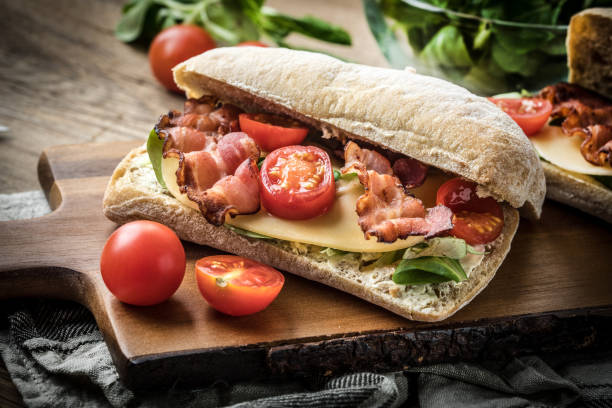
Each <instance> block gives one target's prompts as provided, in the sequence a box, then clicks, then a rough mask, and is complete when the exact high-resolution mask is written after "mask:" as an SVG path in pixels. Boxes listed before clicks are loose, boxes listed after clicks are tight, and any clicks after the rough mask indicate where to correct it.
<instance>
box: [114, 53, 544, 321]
mask: <svg viewBox="0 0 612 408" xmlns="http://www.w3.org/2000/svg"><path fill="white" fill-rule="evenodd" d="M174 74H175V80H176V82H177V84H178V86H179V87H180V88H181V89H183V90H185V92H186V95H187V97H188V98H190V99H189V100H188V101H187V102H186V106H185V112H184V113H179V112H170V113H169V114H168V115H164V116H162V118H161V119H160V121H159V122H158V124H157V127H156V131H155V132H153V133H152V137H151V138H150V142H151V143H149V146H148V150H149V151H148V153H147V149H146V148H145V147H142V148H138V149H135V150H134V151H132V152H130V154H128V156H126V158H125V159H124V160H123V161H122V162H121V163H120V164H119V166H118V167H117V169H116V170H115V172H114V174H113V176H112V178H111V180H110V182H109V185H108V188H107V191H106V194H105V197H104V213H105V215H106V216H107V217H108V218H110V219H111V220H113V221H115V222H118V223H125V222H128V221H132V220H136V219H151V220H155V221H158V222H162V223H164V224H166V225H168V226H170V227H171V228H172V229H174V230H175V231H176V232H177V234H178V235H179V237H181V238H182V239H184V240H188V241H192V242H196V243H199V244H204V245H209V246H212V247H215V248H218V249H221V250H224V251H228V252H231V253H234V254H237V255H240V256H245V257H248V258H252V259H255V260H257V261H260V262H263V263H266V264H269V265H271V266H274V267H276V268H279V269H281V270H285V271H287V272H291V273H294V274H297V275H300V276H303V277H305V278H308V279H312V280H315V281H318V282H321V283H324V284H326V285H329V286H333V287H335V288H338V289H340V290H343V291H346V292H348V293H351V294H353V295H356V296H358V297H361V298H363V299H365V300H367V301H369V302H372V303H375V304H377V305H380V306H382V307H384V308H387V309H389V310H391V311H393V312H395V313H397V314H399V315H402V316H404V317H406V318H409V319H416V320H425V321H436V320H441V319H444V318H446V317H448V316H450V315H452V314H453V313H454V312H456V311H457V310H458V309H459V308H461V307H462V306H464V305H465V304H467V303H468V302H469V301H470V300H471V299H472V298H473V297H474V296H476V294H478V293H479V292H480V291H481V290H482V289H484V287H486V285H487V283H488V282H489V281H490V280H491V279H492V278H493V276H494V275H495V272H496V270H497V269H498V267H499V265H500V264H501V263H502V261H503V259H504V258H505V256H506V254H507V253H508V251H509V249H510V244H511V241H512V238H513V236H514V234H515V232H516V229H517V227H518V220H519V216H518V211H517V208H521V209H522V211H523V214H524V215H526V216H528V217H531V218H537V217H539V215H540V212H541V206H542V202H543V199H544V194H545V182H544V176H543V172H542V167H541V165H540V162H539V160H538V157H537V155H536V154H535V152H534V151H533V148H532V146H531V143H530V142H529V140H528V139H527V138H526V136H525V135H524V134H523V132H522V131H521V130H520V128H519V127H518V126H517V125H516V124H515V123H514V121H512V119H510V118H509V117H508V116H507V115H506V114H504V113H503V112H501V111H500V110H499V109H498V108H496V107H495V106H494V105H492V104H490V103H489V102H488V101H487V100H486V99H484V98H480V97H478V96H475V95H473V94H471V93H470V92H468V91H467V90H465V89H463V88H461V87H458V86H456V85H452V84H450V83H448V82H445V81H442V80H439V79H435V78H430V77H425V76H421V75H417V74H415V73H414V72H411V71H398V70H391V69H383V68H375V67H368V66H362V65H357V64H348V63H344V62H342V61H339V60H337V59H334V58H331V57H328V56H324V55H321V54H314V53H308V52H301V51H292V50H287V49H262V48H248V47H247V48H221V49H216V50H213V51H209V52H206V53H204V54H202V55H200V56H197V57H194V58H192V59H190V60H188V61H186V62H184V63H182V64H180V65H179V66H177V67H176V68H175V70H174ZM262 113H263V115H262ZM249 114H250V116H248V119H250V120H254V121H258V120H261V121H263V122H266V121H265V120H263V119H261V118H265V119H266V120H269V118H270V117H276V118H277V119H276V120H277V122H276V125H278V126H276V128H278V127H280V128H283V127H285V128H295V127H297V128H306V129H308V133H309V136H308V137H307V138H306V140H305V141H304V142H303V144H304V145H308V146H307V148H296V147H295V146H293V147H292V148H293V149H294V153H293V155H292V156H291V155H290V156H281V158H280V159H279V158H278V156H279V153H278V151H280V150H283V149H284V148H281V149H278V150H274V151H273V152H271V153H269V154H267V155H266V154H265V152H263V149H261V146H258V145H257V144H256V143H254V142H253V140H252V139H251V138H250V137H247V135H248V133H249V132H248V131H247V132H246V133H247V135H245V134H244V133H240V132H238V131H243V132H245V131H246V130H245V126H243V125H244V123H243V122H242V121H239V120H238V119H237V118H238V117H240V118H241V119H242V116H241V115H249ZM270 115H275V116H270ZM260 125H261V123H260ZM264 125H265V123H264ZM213 128H214V130H211V129H213ZM187 139H188V140H187ZM158 140H159V141H160V143H157V141H158ZM162 144H163V146H162ZM304 151H308V152H315V151H317V152H319V151H323V152H325V153H324V155H325V157H327V159H325V160H323V159H322V160H321V161H319V162H316V163H317V164H316V165H315V167H314V168H315V169H316V170H313V171H314V173H312V174H311V176H312V177H310V178H308V180H302V181H300V188H302V187H303V188H304V189H309V188H311V187H312V185H313V183H314V184H317V183H323V182H324V181H325V182H327V181H329V177H328V176H327V175H328V174H329V172H330V171H331V169H330V168H331V167H333V168H334V176H333V179H335V184H334V183H332V185H335V187H334V188H335V197H334V198H333V200H334V201H333V204H332V205H331V206H330V207H329V208H325V209H324V210H323V211H322V213H321V214H319V215H317V216H314V217H311V218H309V219H306V220H292V219H287V217H285V216H277V215H273V214H270V212H276V210H274V211H272V208H271V205H270V204H269V201H264V200H263V198H264V194H263V193H261V194H262V195H261V197H262V201H261V202H264V203H266V206H267V207H268V208H261V203H260V201H259V197H258V196H257V195H258V190H257V188H259V189H266V188H267V187H266V183H265V182H264V181H263V179H264V178H270V177H277V178H278V177H281V178H280V179H278V180H280V181H278V186H277V187H278V188H282V187H283V186H284V185H285V182H286V181H291V180H293V178H292V177H293V176H287V177H286V178H282V177H285V176H286V174H285V173H284V172H285V170H287V167H286V163H292V162H296V163H297V162H300V160H311V159H312V157H314V156H312V155H311V156H308V154H310V153H308V154H306V156H304V154H303V152H304ZM228 152H231V153H228ZM317 154H319V153H317ZM264 156H265V159H263V157H264ZM336 156H337V157H338V158H336ZM238 157H239V158H240V160H238V159H236V158H238ZM304 157H306V159H304ZM309 157H310V158H309ZM330 158H331V159H330ZM152 162H153V163H152ZM205 162H206V163H208V164H203V163H205ZM231 162H233V163H234V164H233V165H230V163H231ZM238 162H240V163H238ZM257 162H260V163H259V164H260V165H261V170H260V169H258V167H257ZM328 162H329V163H331V164H329V163H328ZM262 163H263V164H262ZM300 163H302V164H304V163H303V162H300ZM308 163H310V162H308ZM308 163H306V164H308ZM321 163H323V164H321ZM325 163H328V164H326V165H325V166H327V167H325V166H324V164H325ZM207 166H208V167H207ZM219 166H220V167H219ZM283 166H285V167H283ZM308 166H310V164H309V165H308ZM308 166H306V167H308ZM317 166H318V167H317ZM302 167H303V168H305V167H304V166H302ZM311 167H312V166H311ZM311 167H308V168H311ZM219 168H222V169H224V170H223V171H221V170H219ZM227 169H230V170H227ZM205 170H206V171H205ZM209 170H210V171H209ZM319 170H320V173H319ZM290 171H291V169H289V170H287V172H290ZM156 173H157V177H156ZM213 173H214V174H217V173H218V174H219V177H218V178H217V177H216V176H215V177H212V176H211V174H213ZM260 173H261V174H260ZM264 173H265V174H264ZM279 173H282V174H281V175H280V176H279V175H278V174H279ZM283 175H285V176H283ZM208 178H210V180H207V179H208ZM253 180H255V181H253ZM322 180H323V181H322ZM281 181H283V183H281ZM253 183H258V184H257V185H256V184H253ZM163 184H165V186H164V185H163ZM272 184H274V183H272ZM257 186H259V187H257ZM273 187H274V186H273ZM274 188H276V187H274ZM455 193H457V194H455ZM332 195H333V194H332ZM453 200H454V201H453ZM286 207H287V206H286ZM426 207H427V209H426ZM288 208H290V209H292V208H293V207H291V205H289V206H288ZM296 208H297V207H296ZM290 217H291V216H289V218H290ZM461 237H464V238H461ZM366 238H369V239H366Z"/></svg>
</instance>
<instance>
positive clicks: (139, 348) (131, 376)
mask: <svg viewBox="0 0 612 408" xmlns="http://www.w3.org/2000/svg"><path fill="white" fill-rule="evenodd" d="M138 144H140V143H136V142H120V143H113V144H96V145H71V146H59V147H53V148H50V149H47V150H45V151H44V152H43V154H42V156H41V158H40V162H39V167H38V172H39V179H40V182H41V185H42V187H43V190H44V191H45V193H46V194H47V196H48V199H49V203H50V205H51V208H52V209H54V211H53V212H52V213H51V214H49V215H46V216H43V217H41V218H36V219H32V220H20V221H9V222H2V223H0V242H2V244H0V298H16V297H25V296H43V297H52V298H62V299H71V300H75V301H77V302H80V303H82V304H83V305H85V306H87V307H88V308H89V309H90V310H91V311H92V313H93V314H94V316H95V318H96V320H97V322H98V324H99V326H100V328H101V329H102V332H103V334H104V337H105V339H106V341H107V343H108V345H109V348H110V351H111V353H112V356H113V359H114V362H115V364H116V365H117V369H118V371H119V373H120V375H121V377H122V378H123V380H124V381H125V382H126V384H128V385H129V386H132V387H148V386H156V385H160V384H162V385H163V384H165V385H168V384H176V383H177V382H180V383H186V384H193V383H198V384H203V383H206V382H210V381H214V380H217V379H228V380H235V379H245V378H254V377H262V376H268V375H275V374H280V375H285V374H295V373H298V374H299V373H319V374H324V375H330V374H335V373H339V372H343V371H351V370H365V369H374V370H390V369H399V368H402V367H403V366H405V365H410V364H425V363H429V362H436V361H446V360H452V359H456V358H468V359H471V358H482V357H491V356H493V357H495V356H499V355H501V354H503V355H508V353H510V354H511V353H517V352H522V351H523V352H524V351H533V350H544V349H551V347H552V349H554V348H555V347H557V348H558V347H562V346H569V347H573V348H580V347H585V346H587V345H589V344H593V342H596V340H597V339H596V333H594V329H593V325H592V323H593V319H592V317H591V318H589V317H588V316H592V311H593V310H599V311H602V310H603V311H604V312H605V311H606V310H610V309H612V293H611V289H612V267H611V266H610V251H611V250H612V245H611V243H612V231H611V230H612V228H611V226H610V225H609V224H606V223H605V222H603V221H600V220H598V219H596V218H593V217H590V216H588V215H585V214H583V213H581V212H579V211H577V210H574V209H571V208H569V207H566V206H563V205H560V204H556V203H550V202H549V203H547V204H546V206H545V208H544V216H543V218H542V220H541V222H539V223H532V222H529V221H525V220H522V221H521V225H520V228H519V231H518V233H517V236H516V238H515V239H514V242H513V244H512V250H511V252H510V254H509V255H508V257H507V259H506V261H505V263H504V264H503V265H502V267H501V268H500V269H499V271H498V272H497V275H496V277H495V278H494V279H493V281H492V282H491V284H490V285H489V286H488V287H487V288H486V289H485V290H484V291H483V292H482V293H481V294H480V295H479V296H477V297H476V299H474V300H473V301H472V302H471V303H470V304H469V305H467V306H466V307H465V308H464V309H462V310H461V311H459V312H458V313H457V314H456V315H455V316H453V317H451V318H449V319H448V320H446V321H444V322H440V323H436V324H425V323H418V322H412V321H408V320H405V319H403V318H401V317H399V316H396V315H394V314H393V313H390V312H388V311H386V310H384V309H381V308H379V307H377V306H374V305H372V304H369V303H367V302H365V301H362V300H360V299H357V298H355V297H353V296H350V295H348V294H345V293H343V292H340V291H337V290H335V289H332V288H328V287H326V286H324V285H321V284H318V283H314V282H310V281H308V280H305V279H302V278H299V277H295V276H292V275H290V274H285V275H286V278H287V279H286V285H285V287H284V289H283V291H282V292H281V294H280V295H279V297H278V298H277V299H276V300H275V301H274V302H273V303H272V304H271V305H270V307H268V309H266V310H265V311H263V312H261V313H258V314H256V315H252V316H246V317H240V318H236V317H229V316H225V315H222V314H220V313H217V312H216V311H214V310H213V309H211V308H210V307H209V306H208V305H207V304H206V302H205V301H204V300H203V299H202V298H201V296H200V294H199V292H198V290H197V287H196V283H195V277H194V262H195V260H196V259H198V258H200V257H202V256H206V255H210V254H213V253H217V252H218V251H216V250H214V249H210V248H207V247H201V246H197V245H194V244H191V243H184V245H185V250H186V253H187V258H188V264H187V270H186V274H185V279H184V281H183V283H182V285H181V287H180V288H179V290H178V291H177V293H176V294H175V295H174V296H173V297H172V298H171V299H170V300H168V301H167V302H165V303H163V304H161V305H157V306H153V307H133V306H128V305H125V304H122V303H120V302H119V301H117V300H116V299H115V298H114V297H113V296H112V295H111V294H110V293H109V292H108V290H107V289H106V287H105V286H104V283H103V282H102V279H101V277H100V274H99V257H100V253H101V250H102V247H103V245H104V242H105V241H106V239H107V238H108V236H109V235H110V234H111V232H112V231H113V230H114V229H115V228H116V225H115V224H114V223H112V222H111V221H109V220H107V219H106V218H105V217H104V216H103V214H102V210H101V206H102V195H103V192H104V189H105V187H106V183H107V180H108V177H109V176H110V174H111V173H112V171H113V169H114V167H115V166H116V164H117V163H118V162H119V160H120V159H121V158H122V157H123V156H124V155H125V154H126V153H127V152H128V151H129V149H131V148H133V147H136V146H137V145H138ZM589 313H591V314H589ZM569 315H572V316H574V315H578V316H583V317H580V319H579V320H576V319H575V318H570V319H569V320H568V319H562V318H559V317H556V316H569ZM572 319H574V320H572ZM589 319H590V320H589ZM558 336H561V337H558ZM500 353H501V354H500Z"/></svg>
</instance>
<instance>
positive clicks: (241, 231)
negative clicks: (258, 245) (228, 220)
mask: <svg viewBox="0 0 612 408" xmlns="http://www.w3.org/2000/svg"><path fill="white" fill-rule="evenodd" d="M223 226H224V227H225V228H227V229H229V230H230V231H233V232H235V233H236V234H238V235H244V236H245V237H249V238H257V239H274V238H272V237H269V236H267V235H262V234H258V233H256V232H252V231H249V230H245V229H242V228H238V227H234V226H233V225H230V224H223Z"/></svg>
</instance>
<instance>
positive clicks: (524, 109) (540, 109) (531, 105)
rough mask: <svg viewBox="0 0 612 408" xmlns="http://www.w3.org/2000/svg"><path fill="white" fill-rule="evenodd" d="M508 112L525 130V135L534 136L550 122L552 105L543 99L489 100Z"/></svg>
mask: <svg viewBox="0 0 612 408" xmlns="http://www.w3.org/2000/svg"><path fill="white" fill-rule="evenodd" d="M489 100H490V101H491V102H493V103H494V104H496V105H497V106H499V107H500V108H501V110H503V111H504V112H506V113H507V114H508V115H510V117H511V118H512V119H514V121H515V122H516V123H517V124H518V125H519V126H520V127H521V129H523V132H525V135H527V136H532V135H535V134H536V133H538V131H539V130H540V129H542V127H543V126H544V125H545V124H546V122H548V118H549V117H550V112H552V105H551V103H550V102H549V101H548V100H546V99H542V98H489Z"/></svg>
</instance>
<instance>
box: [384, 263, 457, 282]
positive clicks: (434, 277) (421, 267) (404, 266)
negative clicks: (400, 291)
mask: <svg viewBox="0 0 612 408" xmlns="http://www.w3.org/2000/svg"><path fill="white" fill-rule="evenodd" d="M392 279H393V282H395V283H397V284H400V285H423V284H428V283H440V282H447V281H451V280H452V281H455V282H461V281H464V280H466V279H467V275H466V274H465V271H464V270H463V268H462V267H461V264H460V263H459V261H457V260H456V259H451V258H446V257H437V256H426V257H422V258H416V259H404V260H402V261H401V262H400V263H399V265H398V266H397V268H396V269H395V272H394V273H393V278H392Z"/></svg>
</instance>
